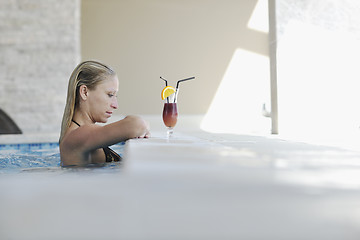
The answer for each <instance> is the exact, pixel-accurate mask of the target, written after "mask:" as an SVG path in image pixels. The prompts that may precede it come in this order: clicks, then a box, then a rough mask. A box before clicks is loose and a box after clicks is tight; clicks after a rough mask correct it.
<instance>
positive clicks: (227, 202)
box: [0, 124, 360, 240]
mask: <svg viewBox="0 0 360 240" xmlns="http://www.w3.org/2000/svg"><path fill="white" fill-rule="evenodd" d="M39 139H40V138H39ZM359 159H360V152H359V151H351V150H344V149H341V148H335V147H327V146H319V145H313V144H308V143H300V142H293V141H289V140H282V139H278V138H274V137H272V136H254V135H232V134H213V133H208V132H204V131H201V130H200V129H196V128H192V126H191V127H186V128H182V127H181V126H179V128H178V129H177V130H176V131H175V134H174V137H173V138H171V139H169V140H168V139H166V138H165V131H164V129H163V127H162V126H161V125H160V124H159V125H158V127H156V129H155V128H154V129H153V135H152V138H150V139H133V140H129V141H128V142H127V143H126V146H125V152H124V161H123V165H122V167H121V168H119V169H118V171H112V172H108V171H94V170H91V169H87V170H84V169H82V170H81V169H79V170H76V169H73V170H70V171H69V170H62V169H59V168H56V169H45V170H41V169H35V170H34V171H26V172H22V173H18V174H2V175H0V193H1V194H0V213H1V214H0V239H36V240H42V239H44V240H45V239H46V240H47V239H144V240H145V239H146V240H149V239H150V240H151V239H156V240H158V239H181V240H182V239H194V240H198V239H206V240H208V239H227V240H228V239H229V240H232V239H236V240H237V239H266V240H268V239H292V240H297V239H299V240H300V239H327V240H353V239H354V240H355V239H356V240H357V239H359V236H360V229H359V227H358V226H359V224H360V210H359V209H360V208H359V206H360V205H359V202H360V161H359Z"/></svg>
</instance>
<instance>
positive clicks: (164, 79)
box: [160, 77, 168, 87]
mask: <svg viewBox="0 0 360 240" xmlns="http://www.w3.org/2000/svg"><path fill="white" fill-rule="evenodd" d="M160 78H161V79H162V80H164V81H165V87H167V85H168V83H167V80H166V79H165V78H162V77H160Z"/></svg>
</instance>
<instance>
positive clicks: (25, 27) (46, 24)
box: [0, 0, 80, 133]
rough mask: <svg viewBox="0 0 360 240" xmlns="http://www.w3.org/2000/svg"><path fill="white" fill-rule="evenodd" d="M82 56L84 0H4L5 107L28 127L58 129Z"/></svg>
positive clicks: (0, 44)
mask: <svg viewBox="0 0 360 240" xmlns="http://www.w3.org/2000/svg"><path fill="white" fill-rule="evenodd" d="M79 60H80V0H61V1H58V0H36V1H35V0H1V1H0V108H1V109H3V110H4V111H5V112H6V113H7V114H8V115H10V117H11V118H12V119H13V120H14V121H15V122H16V123H17V125H18V126H19V127H20V128H21V129H22V130H23V132H24V133H33V132H44V133H46V132H58V131H60V124H61V118H62V114H63V109H64V104H65V98H66V88H67V81H68V79H69V76H70V74H71V71H72V70H73V68H74V67H75V66H76V64H77V63H78V61H79Z"/></svg>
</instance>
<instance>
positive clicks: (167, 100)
mask: <svg viewBox="0 0 360 240" xmlns="http://www.w3.org/2000/svg"><path fill="white" fill-rule="evenodd" d="M160 78H161V79H162V80H164V81H165V86H166V87H167V85H168V83H167V80H166V79H165V78H162V77H161V76H160ZM166 102H167V103H169V97H167V98H166Z"/></svg>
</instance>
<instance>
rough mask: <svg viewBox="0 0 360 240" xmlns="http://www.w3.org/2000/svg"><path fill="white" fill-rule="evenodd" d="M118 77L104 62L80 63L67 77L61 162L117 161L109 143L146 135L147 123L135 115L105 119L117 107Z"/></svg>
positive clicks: (77, 164)
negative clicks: (121, 118)
mask: <svg viewBox="0 0 360 240" xmlns="http://www.w3.org/2000/svg"><path fill="white" fill-rule="evenodd" d="M118 86H119V80H118V78H117V76H116V73H115V72H114V71H113V70H112V69H111V68H110V67H109V66H106V65H105V64H103V63H100V62H97V61H85V62H82V63H80V64H79V65H78V66H77V67H76V68H75V70H74V71H73V73H72V74H71V77H70V79H69V86H68V93H67V100H66V105H65V111H64V116H63V119H62V125H61V133H60V140H59V147H60V158H61V165H62V166H86V165H88V164H99V163H105V162H111V161H120V159H121V158H120V156H119V155H118V154H117V153H115V152H114V151H113V150H111V149H110V148H109V147H108V146H110V145H113V144H115V143H118V142H121V141H125V140H128V139H131V138H144V137H145V138H146V137H148V136H149V127H148V125H147V123H146V122H145V121H144V120H143V119H141V118H140V117H137V116H127V117H125V118H124V119H123V120H120V121H117V122H115V123H111V124H107V125H104V126H99V125H97V124H95V123H97V122H100V123H106V122H107V121H108V118H110V117H111V115H112V114H113V111H114V110H116V109H117V107H118V103H117V95H116V94H117V92H118Z"/></svg>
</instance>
